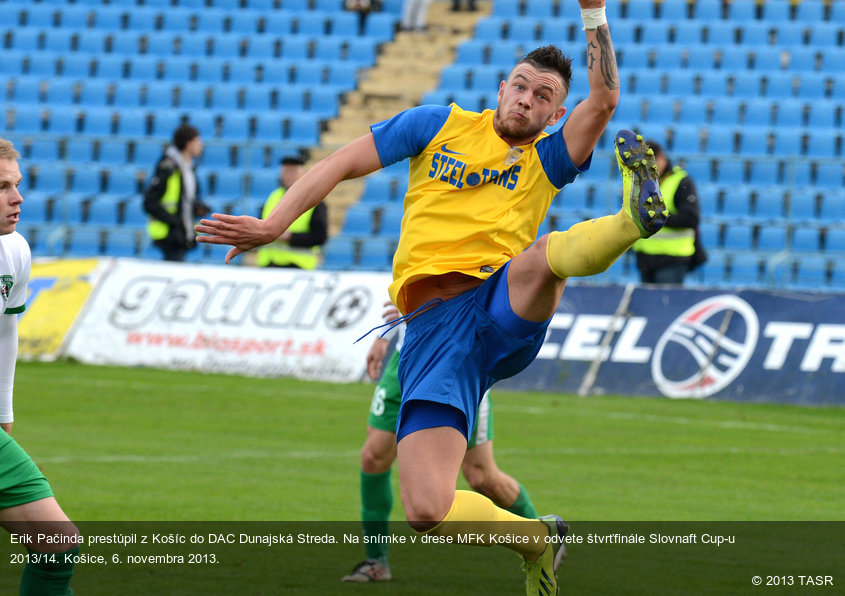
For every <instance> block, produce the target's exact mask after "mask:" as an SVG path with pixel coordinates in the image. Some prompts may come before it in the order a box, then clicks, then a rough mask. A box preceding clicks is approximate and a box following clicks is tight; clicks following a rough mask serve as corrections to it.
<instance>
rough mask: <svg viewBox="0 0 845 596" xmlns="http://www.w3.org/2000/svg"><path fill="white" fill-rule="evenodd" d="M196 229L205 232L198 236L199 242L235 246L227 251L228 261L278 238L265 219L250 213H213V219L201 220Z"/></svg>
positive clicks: (198, 231) (200, 232) (199, 232)
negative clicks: (269, 228)
mask: <svg viewBox="0 0 845 596" xmlns="http://www.w3.org/2000/svg"><path fill="white" fill-rule="evenodd" d="M194 230H196V232H197V233H198V234H205V235H201V236H197V242H205V243H207V244H231V245H232V246H234V248H233V249H232V250H230V251H229V252H228V253H226V262H227V263H229V262H230V261H231V260H232V259H233V258H235V257H236V256H238V255H239V254H241V253H243V252H247V251H249V250H252V249H253V248H255V247H257V246H263V245H264V244H269V243H270V242H272V241H273V240H275V239H276V236H275V235H274V234H273V232H272V231H269V230H268V229H267V225H266V222H265V221H264V220H262V219H258V218H257V217H252V216H250V215H228V214H226V213H212V215H211V219H202V220H200V223H199V224H198V225H196V226H194Z"/></svg>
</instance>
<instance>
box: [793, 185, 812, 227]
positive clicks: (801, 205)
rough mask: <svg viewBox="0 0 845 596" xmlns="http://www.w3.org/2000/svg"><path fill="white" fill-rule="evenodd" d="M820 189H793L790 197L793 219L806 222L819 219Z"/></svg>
mask: <svg viewBox="0 0 845 596" xmlns="http://www.w3.org/2000/svg"><path fill="white" fill-rule="evenodd" d="M817 192H818V191H817V190H816V189H813V188H809V187H799V188H795V189H793V190H792V194H791V196H790V198H789V217H790V219H791V220H792V221H796V222H805V221H814V220H817V219H818V199H817V197H816V193H817Z"/></svg>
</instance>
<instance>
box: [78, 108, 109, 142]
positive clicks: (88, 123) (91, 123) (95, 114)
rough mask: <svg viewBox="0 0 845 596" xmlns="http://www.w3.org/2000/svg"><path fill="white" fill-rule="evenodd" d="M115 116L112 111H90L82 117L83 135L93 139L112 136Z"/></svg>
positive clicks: (86, 111)
mask: <svg viewBox="0 0 845 596" xmlns="http://www.w3.org/2000/svg"><path fill="white" fill-rule="evenodd" d="M113 120H114V116H113V114H112V112H111V111H109V110H103V109H96V108H95V109H88V110H85V113H84V115H83V117H82V134H84V135H88V136H92V137H104V136H109V135H111V134H112V129H113V126H112V122H113Z"/></svg>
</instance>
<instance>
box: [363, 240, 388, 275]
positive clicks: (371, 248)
mask: <svg viewBox="0 0 845 596" xmlns="http://www.w3.org/2000/svg"><path fill="white" fill-rule="evenodd" d="M393 250H394V249H393V241H392V240H391V239H389V238H382V237H380V236H377V237H374V238H365V239H364V240H363V241H362V242H361V252H360V258H359V261H358V266H357V268H358V269H362V270H365V271H388V270H389V269H390V268H391V266H392V263H393Z"/></svg>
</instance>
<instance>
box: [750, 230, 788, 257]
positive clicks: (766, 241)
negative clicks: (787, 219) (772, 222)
mask: <svg viewBox="0 0 845 596" xmlns="http://www.w3.org/2000/svg"><path fill="white" fill-rule="evenodd" d="M786 232H787V230H786V228H785V227H784V226H762V227H761V228H760V234H759V236H758V237H757V250H762V251H766V252H780V251H782V250H786V249H787V241H786Z"/></svg>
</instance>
